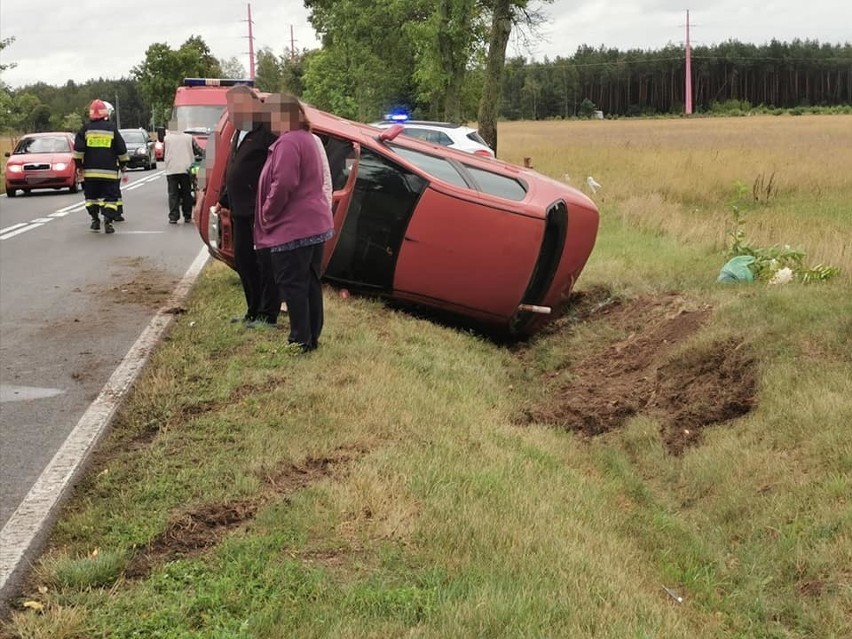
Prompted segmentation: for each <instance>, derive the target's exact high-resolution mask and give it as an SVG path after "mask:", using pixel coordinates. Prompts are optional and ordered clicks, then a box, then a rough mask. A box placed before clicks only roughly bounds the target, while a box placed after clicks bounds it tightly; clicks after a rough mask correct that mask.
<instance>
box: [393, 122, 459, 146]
mask: <svg viewBox="0 0 852 639" xmlns="http://www.w3.org/2000/svg"><path fill="white" fill-rule="evenodd" d="M403 135H407V136H408V137H411V138H417V139H418V140H424V141H426V142H431V143H432V144H440V145H441V146H450V145H451V144H452V143H453V139H452V138H451V137H450V136H449V135H447V134H446V133H444V132H443V131H435V130H433V129H418V128H417V127H410V126H407V127H405V131H404V132H403Z"/></svg>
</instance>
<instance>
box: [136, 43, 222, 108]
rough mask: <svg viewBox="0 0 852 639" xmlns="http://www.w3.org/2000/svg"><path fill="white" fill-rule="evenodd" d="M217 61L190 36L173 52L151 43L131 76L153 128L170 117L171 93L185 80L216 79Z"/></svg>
mask: <svg viewBox="0 0 852 639" xmlns="http://www.w3.org/2000/svg"><path fill="white" fill-rule="evenodd" d="M221 72H222V69H221V68H220V66H219V61H218V60H216V58H215V57H213V55H212V54H211V53H210V49H209V48H208V47H207V44H206V43H205V42H204V40H202V39H201V38H200V37H199V36H192V37H190V38H189V39H187V40H186V42H184V43H183V44H182V45H181V46H180V48H179V49H178V50H177V51H175V50H174V49H172V48H171V47H170V46H169V45H167V44H165V43H162V42H155V43H154V44H152V45H151V46H149V47H148V49H147V50H146V51H145V59H144V60H143V61H142V63H141V64H139V65H137V66H135V67H133V69H132V70H131V73H132V74H133V76H134V78H136V80H137V81H138V83H139V92H140V93H141V94H142V96H143V97H144V99H145V101H146V102H147V103H148V104H149V105H150V107H151V111H152V117H153V120H154V121H155V124H157V125H161V124H165V123H166V121H167V120H168V118H169V115H170V114H171V110H172V103H173V101H174V97H175V91H176V90H177V88H178V87H179V86H180V84H181V82H182V81H183V78H186V77H213V78H216V77H219V76H220V74H221Z"/></svg>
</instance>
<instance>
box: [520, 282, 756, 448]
mask: <svg viewBox="0 0 852 639" xmlns="http://www.w3.org/2000/svg"><path fill="white" fill-rule="evenodd" d="M571 315H572V317H573V320H571V321H595V322H604V323H605V324H606V326H607V328H608V329H610V330H611V331H612V332H613V333H615V334H617V335H621V336H624V337H622V338H621V339H619V340H618V341H616V342H615V343H608V344H602V345H601V346H600V348H596V349H594V350H593V351H592V352H591V353H590V354H589V355H587V356H586V357H585V358H584V359H582V360H581V361H580V362H578V363H577V364H575V365H573V366H572V367H571V368H570V372H571V374H572V375H573V379H571V381H570V382H568V383H565V384H563V385H562V386H561V387H559V388H558V389H556V391H555V393H554V394H553V395H552V399H551V400H550V401H549V402H548V403H547V405H544V406H540V407H537V408H536V409H534V410H533V411H531V412H530V414H529V417H531V418H532V419H534V420H536V421H540V422H546V423H552V424H557V425H559V426H561V427H563V428H566V429H569V430H572V431H576V432H580V433H583V434H585V435H589V436H595V435H599V434H602V433H606V432H609V431H612V430H614V429H617V428H619V427H621V426H622V425H623V424H624V423H625V422H626V420H627V419H629V418H630V417H632V416H634V415H636V414H639V413H642V414H647V415H650V416H653V417H656V418H657V419H658V420H659V421H660V423H661V427H662V431H663V432H662V434H663V440H664V442H665V444H666V446H667V448H668V450H669V451H670V452H671V453H673V454H676V455H677V454H680V453H682V452H683V451H684V450H685V449H686V448H687V447H688V446H691V445H694V444H696V443H697V442H699V441H700V440H701V431H702V430H703V429H704V428H705V427H707V426H711V425H713V424H718V423H721V422H725V421H728V420H731V419H734V418H736V417H740V416H742V415H744V414H746V413H748V412H749V411H750V410H751V409H752V408H753V407H754V404H755V401H756V400H755V394H756V389H757V378H756V374H755V366H754V364H755V359H754V356H753V355H752V354H751V351H750V349H749V348H748V346H747V345H745V344H743V343H740V342H738V341H737V340H732V339H726V340H721V341H715V342H711V343H709V344H701V343H699V344H698V345H694V346H686V347H684V343H685V342H686V341H687V340H688V339H689V338H691V337H693V336H694V335H695V334H696V333H697V332H698V331H699V330H700V329H701V327H702V326H703V325H704V323H705V322H706V321H707V320H708V319H709V317H710V315H711V309H710V308H709V307H702V308H697V309H695V308H689V307H688V306H687V304H686V301H685V300H684V299H683V298H682V297H680V296H678V295H675V294H667V295H662V296H657V297H653V298H640V299H637V300H632V301H629V302H620V301H618V300H613V299H611V298H609V297H608V296H605V295H603V294H602V293H601V292H593V293H592V294H590V295H589V296H588V297H587V298H586V299H581V300H580V303H579V304H578V305H577V307H576V308H575V309H573V310H572V312H571Z"/></svg>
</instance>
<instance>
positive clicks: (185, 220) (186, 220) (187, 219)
mask: <svg viewBox="0 0 852 639" xmlns="http://www.w3.org/2000/svg"><path fill="white" fill-rule="evenodd" d="M183 221H184V222H185V223H186V224H191V223H192V218H191V217H185V218H183Z"/></svg>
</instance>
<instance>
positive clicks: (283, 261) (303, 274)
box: [272, 244, 323, 350]
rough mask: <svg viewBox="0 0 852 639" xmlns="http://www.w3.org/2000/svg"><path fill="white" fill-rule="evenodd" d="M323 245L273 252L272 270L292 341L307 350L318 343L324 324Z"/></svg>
mask: <svg viewBox="0 0 852 639" xmlns="http://www.w3.org/2000/svg"><path fill="white" fill-rule="evenodd" d="M322 248H323V245H322V244H314V245H312V246H303V247H301V248H296V249H292V250H290V251H276V252H274V253H272V269H273V270H274V272H275V283H276V284H278V290H279V291H280V293H281V297H282V298H283V299H284V301H285V302H287V313H288V314H289V316H290V342H291V343H294V344H299V345H301V347H302V348H303V349H305V350H312V349H314V348H316V347H317V346H318V345H319V338H320V333H321V332H322V324H323V306H322V285H321V284H320V269H321V268H322Z"/></svg>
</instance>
